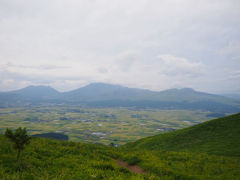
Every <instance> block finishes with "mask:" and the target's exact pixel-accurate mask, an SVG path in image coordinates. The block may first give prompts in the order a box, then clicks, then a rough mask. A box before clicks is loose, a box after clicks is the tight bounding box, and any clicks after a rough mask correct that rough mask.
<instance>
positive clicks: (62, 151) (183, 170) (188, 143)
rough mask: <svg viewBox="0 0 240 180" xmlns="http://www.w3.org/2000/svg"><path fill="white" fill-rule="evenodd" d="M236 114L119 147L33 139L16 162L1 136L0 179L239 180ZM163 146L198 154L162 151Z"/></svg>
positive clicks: (10, 149)
mask: <svg viewBox="0 0 240 180" xmlns="http://www.w3.org/2000/svg"><path fill="white" fill-rule="evenodd" d="M239 117H240V114H237V115H233V116H229V117H226V118H221V119H218V120H213V121H209V122H206V123H203V124H200V125H197V126H194V127H191V128H187V129H183V130H180V131H176V132H172V133H167V134H166V135H161V136H153V137H150V138H145V139H143V140H140V141H137V142H136V143H130V144H128V145H126V146H125V147H123V148H112V147H107V146H101V145H95V144H86V143H75V142H67V141H58V140H51V139H43V138H42V139H41V138H33V139H32V141H31V143H30V145H28V146H27V147H26V149H25V150H24V152H23V156H22V162H21V164H20V165H19V164H17V163H16V151H15V150H14V149H13V148H12V143H11V142H9V140H8V139H6V138H5V137H4V136H2V135H0V179H4V180H8V179H15V180H22V179H34V180H35V179H37V180H38V179H39V180H40V179H58V180H61V179H62V180H63V179H86V180H88V179H90V180H91V179H114V180H115V179H116V180H117V179H161V180H167V179H168V180H176V179H179V180H186V179H189V180H190V179H191V180H193V179H196V180H203V179H204V180H208V179H209V180H211V179H219V180H220V179H221V180H227V179H240V158H239V157H236V156H238V155H239V143H238V142H239ZM186 136H187V138H186ZM159 139H160V140H161V141H160V140H159ZM228 141H229V142H228ZM234 141H235V142H234ZM168 143H169V145H168ZM160 145H161V146H160ZM134 146H136V147H134ZM151 146H152V147H151ZM130 147H132V149H131V148H130ZM160 147H161V148H160ZM198 147H199V148H198ZM214 147H215V148H214ZM149 149H154V150H149ZM167 149H169V150H175V151H182V150H189V151H197V152H200V153H192V152H173V151H161V150H167ZM202 152H203V153H202ZM204 152H210V153H212V154H224V155H228V156H221V155H211V154H207V153H204ZM231 155H233V156H235V157H231ZM113 159H122V160H125V161H128V162H131V164H138V165H139V166H141V167H142V168H143V169H145V170H146V171H147V172H148V174H146V175H141V174H133V173H131V172H129V171H128V170H127V169H125V168H121V167H119V166H118V165H117V163H116V162H115V161H114V160H113ZM19 167H20V169H21V171H18V169H19Z"/></svg>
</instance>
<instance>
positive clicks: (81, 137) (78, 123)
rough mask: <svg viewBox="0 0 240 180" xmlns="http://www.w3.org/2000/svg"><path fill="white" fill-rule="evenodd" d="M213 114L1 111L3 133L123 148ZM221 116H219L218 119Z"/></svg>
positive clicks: (125, 110)
mask: <svg viewBox="0 0 240 180" xmlns="http://www.w3.org/2000/svg"><path fill="white" fill-rule="evenodd" d="M212 115H213V116H214V114H211V113H210V112H202V111H187V110H156V109H148V110H146V109H145V110H136V109H130V108H99V109H95V108H81V107H76V106H72V107H69V106H68V107H64V106H63V107H51V106H50V107H46V106H44V107H29V108H1V109H0V133H3V132H4V131H5V129H6V128H7V127H8V128H17V127H26V128H27V129H28V132H29V133H30V134H41V133H47V132H56V133H63V134H65V135H68V137H69V140H71V141H82V142H92V143H101V144H106V145H108V144H110V143H112V145H122V144H125V143H127V142H130V141H135V140H137V139H140V138H143V137H147V136H150V135H155V134H160V133H165V132H168V131H174V130H176V129H180V128H184V127H188V126H192V125H194V124H198V123H201V122H204V121H206V120H209V119H211V118H213V117H211V116H212ZM216 116H217V115H216Z"/></svg>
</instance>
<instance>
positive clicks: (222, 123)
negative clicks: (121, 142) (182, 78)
mask: <svg viewBox="0 0 240 180" xmlns="http://www.w3.org/2000/svg"><path fill="white" fill-rule="evenodd" d="M125 148H128V149H131V148H132V149H151V150H161V151H191V152H206V153H210V154H216V155H227V156H240V113H238V114H235V115H231V116H227V117H223V118H219V119H215V120H211V121H207V122H204V123H201V124H198V125H195V126H192V127H189V128H185V129H181V130H177V131H174V132H170V133H166V134H161V135H156V136H151V137H148V138H144V139H141V140H139V141H136V142H133V143H129V144H127V145H125Z"/></svg>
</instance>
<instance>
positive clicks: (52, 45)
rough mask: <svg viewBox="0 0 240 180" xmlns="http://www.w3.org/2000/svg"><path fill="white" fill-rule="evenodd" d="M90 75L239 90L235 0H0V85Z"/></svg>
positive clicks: (59, 85) (151, 84) (159, 86)
mask: <svg viewBox="0 0 240 180" xmlns="http://www.w3.org/2000/svg"><path fill="white" fill-rule="evenodd" d="M93 82H105V83H111V84H119V85H123V86H127V87H134V88H142V89H150V90H154V91H161V90H165V89H170V88H184V87H188V88H193V89H196V90H199V91H204V92H210V93H217V94H222V93H240V1H239V0H211V1H209V0H201V1H193V0H130V1H129V0H41V1H32V0H0V91H10V90H15V89H19V88H23V87H25V86H28V85H46V86H52V87H54V88H55V89H57V90H59V91H69V90H73V89H76V88H80V87H82V86H85V85H87V84H89V83H93Z"/></svg>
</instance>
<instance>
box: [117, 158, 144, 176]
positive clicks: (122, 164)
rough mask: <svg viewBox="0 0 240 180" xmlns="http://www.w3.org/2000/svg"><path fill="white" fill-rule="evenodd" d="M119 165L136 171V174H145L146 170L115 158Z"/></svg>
mask: <svg viewBox="0 0 240 180" xmlns="http://www.w3.org/2000/svg"><path fill="white" fill-rule="evenodd" d="M116 162H117V163H118V165H119V166H121V167H125V168H127V169H128V170H129V171H131V172H133V173H138V174H146V171H144V170H143V169H142V168H140V167H139V166H136V165H128V164H127V163H126V162H124V161H122V160H119V159H118V160H116Z"/></svg>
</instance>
